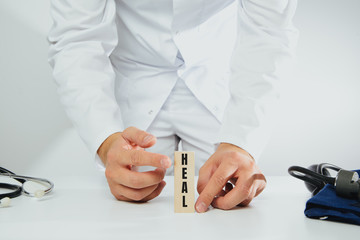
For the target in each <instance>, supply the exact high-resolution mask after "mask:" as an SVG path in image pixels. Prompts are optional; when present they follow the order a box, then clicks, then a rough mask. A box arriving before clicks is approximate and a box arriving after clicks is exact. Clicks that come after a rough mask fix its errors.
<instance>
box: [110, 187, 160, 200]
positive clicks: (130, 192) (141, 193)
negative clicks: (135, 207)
mask: <svg viewBox="0 0 360 240" xmlns="http://www.w3.org/2000/svg"><path fill="white" fill-rule="evenodd" d="M158 186H159V184H155V185H153V186H150V187H146V188H142V189H133V188H129V187H126V186H124V185H121V184H114V185H113V186H112V188H111V193H112V194H113V195H114V196H115V197H116V199H122V198H123V197H125V198H127V199H130V201H141V200H142V199H144V198H146V197H147V196H149V195H150V194H151V193H152V192H153V191H154V190H155V189H156V188H157V187H158Z"/></svg>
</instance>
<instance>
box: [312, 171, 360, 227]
mask: <svg viewBox="0 0 360 240" xmlns="http://www.w3.org/2000/svg"><path fill="white" fill-rule="evenodd" d="M356 172H357V173H359V174H360V170H356ZM305 216H307V217H309V218H315V219H321V220H330V221H337V222H344V223H351V224H356V225H360V202H359V201H358V200H357V199H348V198H343V197H339V196H338V195H336V192H335V188H334V186H333V185H330V184H327V185H326V186H325V187H324V188H323V189H322V190H320V192H319V193H318V194H316V195H315V196H313V197H312V198H310V199H309V200H308V201H307V203H306V208H305Z"/></svg>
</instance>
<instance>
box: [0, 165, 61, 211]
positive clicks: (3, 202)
mask: <svg viewBox="0 0 360 240" xmlns="http://www.w3.org/2000/svg"><path fill="white" fill-rule="evenodd" d="M0 176H5V177H9V178H12V179H14V180H16V181H18V182H19V183H20V185H18V184H10V183H0V188H5V189H9V190H11V191H10V192H7V193H2V194H0V206H2V207H7V206H9V205H10V201H11V200H10V199H11V198H16V197H18V196H20V195H25V196H28V197H36V198H41V197H43V196H44V195H45V194H48V193H50V192H51V191H52V190H53V188H54V183H52V182H51V181H49V180H47V179H44V178H35V177H29V176H21V175H16V174H15V173H13V172H11V171H9V170H7V169H5V168H2V167H0ZM27 181H31V182H35V183H38V184H40V185H42V186H44V187H46V189H44V190H42V189H38V190H36V191H34V192H29V191H27V190H26V189H25V188H24V184H25V183H26V182H27Z"/></svg>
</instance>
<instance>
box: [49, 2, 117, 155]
mask: <svg viewBox="0 0 360 240" xmlns="http://www.w3.org/2000/svg"><path fill="white" fill-rule="evenodd" d="M115 16H116V6H115V2H114V0H76V1H74V0H51V17H52V20H53V25H52V27H51V30H50V32H49V35H48V40H49V43H50V48H49V58H48V61H49V63H50V65H51V66H52V68H53V77H54V79H55V82H56V84H57V87H58V93H59V95H60V99H61V102H62V104H63V105H64V107H65V110H66V113H67V115H68V117H69V118H70V120H71V121H72V122H73V124H74V125H75V128H76V129H77V131H78V132H79V134H80V137H81V138H82V139H83V141H84V142H85V144H86V145H87V147H88V148H89V150H90V152H91V153H92V154H93V155H94V157H98V156H97V154H96V152H97V149H98V148H99V146H100V145H101V143H102V142H103V141H104V140H105V139H106V138H107V137H108V136H109V135H111V134H112V133H114V132H119V131H122V130H123V123H122V118H121V112H120V109H119V106H118V104H117V102H116V99H115V94H114V80H115V73H114V70H113V67H112V64H111V61H110V58H109V56H110V54H111V53H112V51H113V50H114V48H115V47H116V45H117V39H118V36H117V30H116V24H115Z"/></svg>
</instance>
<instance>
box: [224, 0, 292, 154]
mask: <svg viewBox="0 0 360 240" xmlns="http://www.w3.org/2000/svg"><path fill="white" fill-rule="evenodd" d="M296 5H297V0H266V1H263V0H239V14H238V37H237V43H236V46H235V49H234V52H233V56H232V59H231V75H230V92H231V97H230V101H229V103H228V105H227V107H226V109H225V114H224V119H223V125H222V129H221V133H220V142H226V143H231V144H234V145H237V146H239V147H241V148H243V149H245V150H246V151H247V152H248V153H249V154H250V155H252V157H253V158H254V159H255V160H257V159H258V158H259V156H260V154H261V152H262V151H263V149H264V148H265V145H266V143H267V141H268V139H269V137H270V133H271V129H272V126H273V123H274V120H275V119H276V113H277V106H278V100H279V88H280V86H279V84H280V82H281V81H282V79H284V78H286V77H288V75H289V74H288V72H289V71H288V70H289V69H291V65H292V64H291V63H292V59H293V55H294V49H295V45H296V43H297V37H298V32H297V30H296V28H294V26H293V24H292V19H293V16H294V13H295V9H296Z"/></svg>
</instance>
